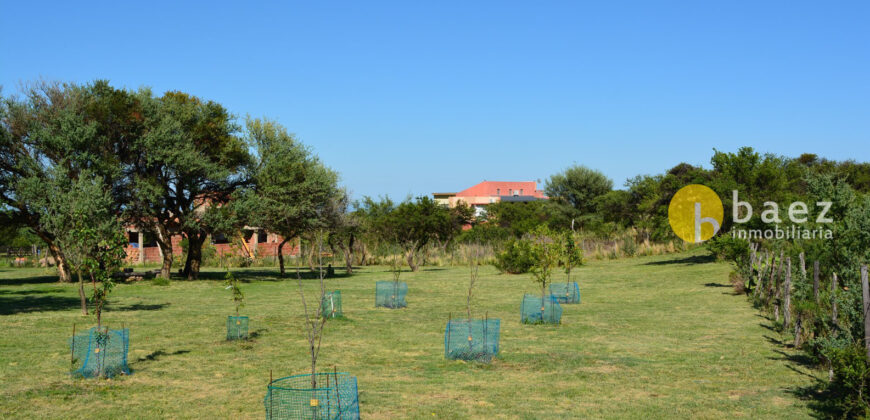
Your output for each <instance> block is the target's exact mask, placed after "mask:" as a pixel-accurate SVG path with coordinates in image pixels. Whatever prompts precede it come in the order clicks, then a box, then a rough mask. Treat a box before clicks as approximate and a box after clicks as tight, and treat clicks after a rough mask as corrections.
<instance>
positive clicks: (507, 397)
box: [0, 250, 817, 419]
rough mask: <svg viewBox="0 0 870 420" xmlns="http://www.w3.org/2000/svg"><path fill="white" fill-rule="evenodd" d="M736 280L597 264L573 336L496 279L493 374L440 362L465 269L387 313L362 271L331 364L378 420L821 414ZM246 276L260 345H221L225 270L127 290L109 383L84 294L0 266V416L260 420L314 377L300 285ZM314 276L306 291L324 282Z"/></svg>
mask: <svg viewBox="0 0 870 420" xmlns="http://www.w3.org/2000/svg"><path fill="white" fill-rule="evenodd" d="M337 271H338V272H339V274H341V273H342V272H343V271H342V270H337ZM729 271H730V268H729V267H728V265H726V264H723V263H715V262H711V261H710V259H709V258H707V257H706V256H705V253H704V252H703V251H700V250H698V251H694V252H690V253H684V254H677V255H670V256H661V257H643V258H634V259H624V260H614V261H600V262H599V261H595V262H591V263H589V264H588V265H586V266H584V267H582V268H580V269H578V270H577V271H576V276H575V277H576V279H577V280H578V281H579V282H580V288H581V293H582V303H581V304H580V305H564V306H563V308H564V314H563V324H562V325H559V326H527V325H522V324H520V322H519V318H520V313H519V310H520V302H521V300H522V296H523V293H524V292H535V291H536V288H535V286H534V285H533V283H532V280H531V277H530V276H529V275H504V274H498V272H497V271H496V270H495V269H493V268H492V267H484V268H483V269H482V270H481V273H482V277H481V280H480V281H479V286H478V287H477V289H476V290H475V297H474V306H475V307H474V315H476V316H481V317H482V316H483V315H484V311H488V312H489V317H491V318H500V319H501V353H500V354H499V356H498V358H497V360H495V361H494V362H493V363H492V364H491V365H480V364H474V363H464V362H457V361H447V360H445V359H444V347H443V346H444V336H443V334H444V326H445V322H446V321H447V317H448V313H449V312H452V313H453V314H454V316H460V314H461V313H463V312H464V302H465V292H466V287H467V282H468V269H467V268H462V267H456V268H440V267H424V268H423V269H422V270H421V271H420V272H417V273H410V272H404V273H403V274H402V280H403V281H407V282H408V285H409V294H408V307H407V308H406V309H399V310H390V309H383V308H375V307H374V295H375V292H374V290H375V289H374V288H375V281H377V280H388V279H390V274H389V273H388V272H387V271H386V269H385V268H382V267H380V268H379V267H366V268H363V269H360V270H358V272H357V274H355V275H354V276H352V277H343V278H338V279H330V280H328V285H329V286H328V287H329V289H336V288H338V289H341V291H342V297H343V299H344V312H345V315H346V317H347V319H346V320H339V321H335V322H330V323H328V324H327V327H326V335H325V337H324V339H323V348H322V350H321V357H320V366H321V367H323V368H324V369H328V370H330V371H331V370H332V369H333V366H336V367H337V369H338V370H339V371H346V372H350V373H352V374H354V375H356V376H357V378H358V381H359V391H360V408H361V411H362V416H363V418H365V419H397V418H426V419H431V418H442V419H455V418H486V419H492V418H522V419H538V418H711V419H713V418H716V419H718V418H726V417H728V418H730V417H743V418H751V419H757V418H804V417H809V416H811V415H812V414H813V413H812V411H811V410H810V409H809V408H808V407H807V403H806V402H805V401H801V400H800V399H798V398H797V397H795V395H794V391H795V390H796V389H799V388H801V387H805V386H807V385H809V384H811V383H812V382H813V377H812V375H817V373H816V372H813V371H808V370H807V369H806V368H805V367H802V366H797V365H795V364H793V363H791V362H789V361H788V356H789V355H791V353H790V351H784V350H783V349H782V347H781V346H779V345H777V344H776V343H775V341H776V340H779V339H780V337H779V335H778V334H777V333H775V332H773V331H771V330H770V329H768V328H766V326H769V324H770V322H769V321H768V320H767V319H765V318H762V317H760V316H758V315H757V311H756V310H754V309H753V308H752V307H751V305H750V304H749V303H748V302H747V300H746V298H745V297H743V296H735V295H733V294H732V290H731V288H730V287H728V286H727V285H726V283H727V278H728V273H729ZM238 272H239V276H240V278H242V279H243V280H244V281H246V283H245V284H244V285H243V287H244V292H245V294H246V296H247V306H246V307H245V308H244V309H243V310H242V313H243V314H244V315H248V316H250V317H251V331H254V332H256V338H255V339H254V340H252V341H250V342H246V343H235V342H226V341H224V336H225V331H226V316H227V315H230V314H231V313H232V312H233V305H232V302H231V300H230V292H229V291H227V290H224V288H223V286H222V277H223V273H220V272H217V270H215V271H214V272H210V273H206V275H207V276H208V277H209V278H210V279H206V280H200V281H192V282H191V281H182V280H177V281H173V282H172V284H171V285H170V286H164V287H160V286H154V285H152V284H151V283H150V282H141V283H137V284H129V285H128V284H122V285H119V286H117V288H116V289H115V291H114V292H113V294H112V295H111V305H110V306H109V308H108V309H107V311H106V313H105V315H104V320H105V321H104V322H106V323H108V324H109V325H110V326H112V327H119V326H120V325H121V323H122V322H123V323H125V324H126V325H127V326H128V327H129V328H130V329H131V345H130V361H131V363H130V367H131V368H132V370H133V374H132V375H131V376H127V377H121V378H117V379H113V380H109V381H106V380H83V379H72V378H70V376H69V374H68V372H69V351H68V347H67V340H68V338H69V336H70V333H71V329H72V325H73V323H76V324H77V325H78V328H79V329H82V328H85V327H86V326H88V325H89V324H90V323H92V322H93V321H92V318H83V317H82V316H81V315H79V309H78V296H77V294H76V291H75V288H74V286H73V285H69V284H60V283H56V282H55V278H53V277H50V274H51V272H50V271H46V270H44V269H12V268H2V269H0V325H2V328H3V333H2V334H0V384H2V387H0V417H4V418H167V417H168V418H263V417H264V409H263V403H262V399H263V396H264V395H265V392H266V384H267V382H268V380H269V371H270V370H272V371H273V372H274V375H275V378H279V377H282V376H287V375H292V374H300V373H306V372H307V371H308V369H309V362H308V353H307V351H306V342H305V338H304V335H303V330H302V328H301V320H302V308H301V304H300V299H299V291H298V287H297V283H296V280H295V278H293V277H291V278H288V279H286V280H283V281H282V280H280V279H278V278H277V276H276V271H275V270H270V269H251V270H238ZM563 276H564V275H563V274H562V273H561V272H559V273H557V275H556V278H557V279H558V280H561V279H562V278H563ZM304 282H305V288H306V290H307V291H308V292H309V296H310V295H311V294H312V293H313V292H314V290H315V284H316V281H315V280H305V281H304Z"/></svg>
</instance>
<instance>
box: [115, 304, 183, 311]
mask: <svg viewBox="0 0 870 420" xmlns="http://www.w3.org/2000/svg"><path fill="white" fill-rule="evenodd" d="M167 306H169V304H168V303H154V304H150V305H146V304H142V303H134V304H132V305H125V306H111V305H110V306H109V310H112V311H157V310H160V309H163V308H165V307H167Z"/></svg>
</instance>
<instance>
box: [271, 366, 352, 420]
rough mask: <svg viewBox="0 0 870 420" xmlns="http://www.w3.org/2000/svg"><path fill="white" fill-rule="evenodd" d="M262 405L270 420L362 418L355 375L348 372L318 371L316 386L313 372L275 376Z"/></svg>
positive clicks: (341, 419) (347, 419)
mask: <svg viewBox="0 0 870 420" xmlns="http://www.w3.org/2000/svg"><path fill="white" fill-rule="evenodd" d="M263 404H264V405H265V407H266V419H268V420H277V419H293V420H321V419H323V420H333V419H335V420H359V393H358V392H357V383H356V377H354V376H351V375H349V374H347V373H341V372H338V373H318V374H317V388H311V375H310V374H308V375H295V376H288V377H286V378H281V379H276V380H274V381H272V382H271V383H270V384H269V386H268V390H267V392H266V397H265V398H263Z"/></svg>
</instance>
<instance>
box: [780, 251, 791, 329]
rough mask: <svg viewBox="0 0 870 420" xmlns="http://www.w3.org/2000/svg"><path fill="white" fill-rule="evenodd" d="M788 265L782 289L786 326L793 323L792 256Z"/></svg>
mask: <svg viewBox="0 0 870 420" xmlns="http://www.w3.org/2000/svg"><path fill="white" fill-rule="evenodd" d="M787 265H788V266H787V267H786V269H785V284H783V290H782V293H783V302H782V313H783V321H784V323H785V324H784V326H785V327H788V326H789V325H791V257H789V258H788V262H787Z"/></svg>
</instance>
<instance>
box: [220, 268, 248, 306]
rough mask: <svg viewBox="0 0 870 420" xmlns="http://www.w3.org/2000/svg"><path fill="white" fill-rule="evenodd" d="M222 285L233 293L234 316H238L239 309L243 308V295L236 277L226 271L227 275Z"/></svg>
mask: <svg viewBox="0 0 870 420" xmlns="http://www.w3.org/2000/svg"><path fill="white" fill-rule="evenodd" d="M224 285H225V286H226V289H229V290H230V291H231V292H232V293H233V302H234V303H235V304H236V315H238V314H239V309H241V308H243V307H244V306H245V294H244V293H242V289H241V287H239V286H240V285H241V282H239V279H237V278H236V276H234V275H233V273H232V271H227V275H226V276H225V277H224Z"/></svg>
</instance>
